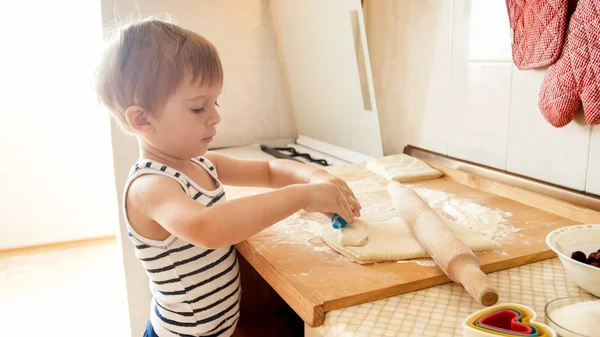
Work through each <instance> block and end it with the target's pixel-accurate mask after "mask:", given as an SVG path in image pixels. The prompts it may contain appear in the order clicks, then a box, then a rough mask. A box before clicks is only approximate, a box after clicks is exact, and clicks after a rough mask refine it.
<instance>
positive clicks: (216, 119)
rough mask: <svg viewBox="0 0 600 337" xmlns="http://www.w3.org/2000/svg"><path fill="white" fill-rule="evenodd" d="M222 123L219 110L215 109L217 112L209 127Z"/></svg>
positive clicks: (210, 120) (212, 117) (209, 121)
mask: <svg viewBox="0 0 600 337" xmlns="http://www.w3.org/2000/svg"><path fill="white" fill-rule="evenodd" d="M220 122H221V115H220V114H219V112H218V111H217V109H215V112H214V113H213V115H212V116H211V118H210V119H209V120H208V123H209V125H216V124H219V123H220Z"/></svg>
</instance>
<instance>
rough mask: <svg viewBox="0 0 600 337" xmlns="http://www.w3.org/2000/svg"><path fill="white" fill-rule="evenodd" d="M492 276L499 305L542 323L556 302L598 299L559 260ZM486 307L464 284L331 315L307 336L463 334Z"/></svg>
mask: <svg viewBox="0 0 600 337" xmlns="http://www.w3.org/2000/svg"><path fill="white" fill-rule="evenodd" d="M488 276H489V277H490V280H491V281H492V282H493V283H494V285H496V286H497V287H498V292H499V294H498V295H499V301H498V303H508V302H512V303H519V304H522V305H526V306H529V307H531V308H532V309H533V310H534V311H535V312H536V314H537V316H538V320H539V321H540V322H543V321H544V320H545V317H544V307H545V305H546V303H548V302H550V301H551V300H553V299H555V298H558V297H567V296H579V297H583V298H590V299H592V298H594V297H593V296H592V295H591V294H589V293H588V292H586V291H585V290H583V289H581V288H580V287H578V286H577V285H576V284H575V283H574V282H573V281H571V280H570V279H569V278H568V276H567V275H566V274H565V272H564V269H563V266H562V264H561V263H560V260H559V259H558V258H553V259H550V260H545V261H540V262H536V263H531V264H527V265H523V266H520V267H516V268H511V269H506V270H502V271H499V272H495V273H490V274H488ZM481 308H483V306H482V305H480V304H478V303H476V302H475V301H473V299H472V298H471V296H470V295H469V294H468V293H467V292H466V291H465V290H464V288H463V287H462V286H461V285H460V284H456V283H448V284H444V285H440V286H436V287H432V288H428V289H423V290H419V291H414V292H411V293H406V294H402V295H398V296H392V297H389V298H384V299H381V300H377V301H372V302H368V303H364V304H359V305H355V306H352V307H348V308H344V309H340V310H334V311H331V312H328V313H326V314H325V322H324V324H323V325H322V326H320V327H318V328H310V327H308V326H305V329H306V330H305V336H353V337H363V336H364V337H366V336H374V337H378V336H385V337H388V336H438V337H442V336H462V321H463V319H465V317H467V316H468V315H469V314H471V313H473V312H474V311H476V310H479V309H481Z"/></svg>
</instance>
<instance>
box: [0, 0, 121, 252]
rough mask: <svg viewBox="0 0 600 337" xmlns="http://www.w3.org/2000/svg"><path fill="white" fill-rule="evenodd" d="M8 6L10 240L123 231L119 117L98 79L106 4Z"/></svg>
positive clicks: (2, 196) (0, 177)
mask: <svg viewBox="0 0 600 337" xmlns="http://www.w3.org/2000/svg"><path fill="white" fill-rule="evenodd" d="M32 6H34V7H35V10H32V8H33V7H32ZM70 11H75V12H77V13H78V15H71V14H69V12H70ZM0 12H1V13H4V14H5V15H3V18H2V20H0V40H2V44H3V47H2V53H0V74H1V75H0V92H1V94H0V97H1V102H2V104H1V105H0V153H1V154H2V157H1V158H2V161H1V164H0V189H1V192H0V214H1V216H0V218H1V219H0V220H1V221H0V233H1V234H0V249H10V248H16V247H23V246H31V245H39V244H48V243H55V242H62V241H70V240H79V239H86V238H91V237H98V236H109V235H114V233H116V231H117V228H118V227H117V219H118V215H117V200H116V191H115V188H114V179H113V174H112V169H113V164H112V154H111V145H110V124H109V118H107V115H106V114H105V113H104V112H103V111H101V110H100V109H99V107H98V105H97V104H96V98H95V94H94V91H93V87H92V82H91V79H92V78H91V75H92V71H93V69H94V67H95V61H96V60H97V56H98V51H99V50H100V48H101V47H102V30H101V26H100V23H101V17H100V5H99V4H96V6H94V5H93V3H92V5H90V3H87V2H86V3H84V2H81V1H77V0H58V1H52V2H47V1H34V4H32V2H29V1H26V2H23V1H12V2H10V3H5V2H2V3H1V4H0ZM73 27H76V29H73ZM74 41H78V42H77V43H74Z"/></svg>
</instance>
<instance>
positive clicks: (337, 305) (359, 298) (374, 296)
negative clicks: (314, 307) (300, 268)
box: [323, 250, 557, 314]
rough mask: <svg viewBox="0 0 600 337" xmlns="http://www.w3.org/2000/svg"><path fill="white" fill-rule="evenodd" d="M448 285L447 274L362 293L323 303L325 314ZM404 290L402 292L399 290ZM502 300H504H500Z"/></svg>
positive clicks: (529, 258)
mask: <svg viewBox="0 0 600 337" xmlns="http://www.w3.org/2000/svg"><path fill="white" fill-rule="evenodd" d="M556 257H557V255H556V254H555V253H554V252H553V251H552V250H547V251H543V252H541V253H535V254H531V255H525V256H521V257H517V258H514V259H510V260H502V261H498V262H495V263H491V264H488V265H485V266H482V267H481V270H482V271H483V272H484V273H486V274H491V273H497V272H500V271H503V270H506V269H511V268H515V267H520V266H524V265H527V264H531V263H535V262H540V261H544V260H549V259H553V258H556ZM447 283H452V281H451V280H450V279H449V278H448V276H446V275H445V274H443V273H442V274H440V275H436V276H433V277H431V278H428V279H425V280H419V281H415V282H412V283H408V287H407V286H406V285H407V284H403V285H397V286H391V287H388V288H384V289H378V290H376V291H371V292H368V293H362V294H358V295H354V296H347V297H342V298H338V299H334V300H326V301H324V303H323V309H324V311H325V314H326V313H328V312H330V311H334V310H339V309H344V308H347V307H351V306H355V305H360V304H363V303H368V302H373V301H377V300H380V299H384V298H388V297H393V296H399V295H403V294H406V293H410V292H413V291H418V290H423V289H427V288H431V287H437V286H440V285H444V284H447ZM399 288H402V291H399V290H398V289H399ZM500 300H502V299H500Z"/></svg>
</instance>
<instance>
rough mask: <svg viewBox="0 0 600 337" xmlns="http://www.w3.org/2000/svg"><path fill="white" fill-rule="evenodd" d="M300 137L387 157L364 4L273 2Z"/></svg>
mask: <svg viewBox="0 0 600 337" xmlns="http://www.w3.org/2000/svg"><path fill="white" fill-rule="evenodd" d="M270 5H271V13H272V16H273V22H274V23H273V24H274V26H275V31H276V38H277V44H278V47H279V56H280V58H281V60H282V62H283V63H284V69H285V73H286V77H287V82H288V88H289V91H290V96H291V100H292V108H293V111H294V117H295V119H296V125H297V128H298V134H299V135H301V136H306V137H309V138H311V139H316V140H318V141H320V142H324V143H328V144H331V145H334V146H338V147H341V148H344V149H348V150H351V151H354V152H358V153H360V154H364V155H368V156H372V157H376V156H382V155H383V150H382V144H381V135H380V128H379V119H378V115H377V106H376V103H375V94H374V89H373V80H372V77H371V69H370V61H369V55H368V52H367V50H368V47H367V41H366V37H365V36H366V35H365V27H364V20H363V14H362V8H361V2H360V1H359V0H352V1H349V0H331V1H320V0H307V1H289V0H272V1H271V3H270Z"/></svg>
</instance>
